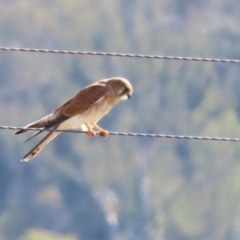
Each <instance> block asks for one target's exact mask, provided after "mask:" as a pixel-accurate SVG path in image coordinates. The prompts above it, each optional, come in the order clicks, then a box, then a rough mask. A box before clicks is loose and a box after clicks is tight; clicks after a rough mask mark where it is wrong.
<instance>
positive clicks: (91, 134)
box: [86, 129, 97, 137]
mask: <svg viewBox="0 0 240 240" xmlns="http://www.w3.org/2000/svg"><path fill="white" fill-rule="evenodd" d="M86 134H87V136H88V137H94V136H96V135H97V134H96V133H95V132H94V131H93V130H90V129H89V130H88V131H87V133H86Z"/></svg>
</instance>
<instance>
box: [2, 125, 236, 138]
mask: <svg viewBox="0 0 240 240" xmlns="http://www.w3.org/2000/svg"><path fill="white" fill-rule="evenodd" d="M0 129H2V130H21V129H25V128H22V127H10V126H0ZM28 130H30V131H39V130H41V131H44V132H63V133H86V132H85V131H80V130H60V129H59V130H53V129H52V130H51V129H39V128H28ZM97 134H98V133H97ZM109 135H114V136H126V137H149V138H170V139H188V140H208V141H225V142H240V138H227V137H203V136H181V135H166V134H149V133H125V132H109Z"/></svg>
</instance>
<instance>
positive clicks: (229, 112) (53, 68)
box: [0, 0, 240, 240]
mask: <svg viewBox="0 0 240 240" xmlns="http://www.w3.org/2000/svg"><path fill="white" fill-rule="evenodd" d="M239 12H240V1H238V0H228V1H226V0H208V1H207V0H201V1H199V0H161V1H158V0H152V1H142V0H116V1H111V0H99V1H93V0H81V1H79V0H71V1H66V0H58V1H57V0H41V1H40V0H35V1H30V0H0V46H2V47H25V48H43V49H62V50H79V51H109V52H124V53H137V54H156V55H157V54H159V55H175V56H192V57H214V58H230V59H240V28H239V22H240V15H239ZM113 76H121V77H125V78H127V79H129V80H130V81H131V82H132V84H133V87H134V94H133V97H132V99H131V100H129V101H126V102H121V103H120V104H118V105H117V106H116V108H114V109H113V110H112V111H111V112H110V113H109V114H108V115H107V116H106V117H105V118H104V119H103V120H102V121H101V122H100V126H101V127H103V128H106V129H108V130H109V131H124V132H144V133H161V134H185V135H202V136H219V137H240V126H239V120H240V67H239V64H222V63H221V64H220V63H206V62H184V61H168V60H151V59H134V58H131V59H130V58H117V57H99V56H80V55H78V56H76V55H74V56H73V55H61V54H41V53H20V52H3V51H1V52H0V112H1V113H0V125H10V126H24V125H25V124H27V123H29V122H32V121H35V120H37V119H39V118H41V117H43V116H44V115H46V114H49V113H51V111H53V110H54V109H55V108H56V107H57V106H59V105H60V104H62V103H64V102H65V101H66V100H68V99H69V98H70V97H72V96H73V95H74V94H76V93H77V92H78V91H79V89H81V88H82V87H84V86H86V85H88V84H90V83H93V82H95V81H97V80H99V79H102V78H108V77H113ZM12 133H13V132H12V131H3V130H2V131H0V240H12V239H13V240H15V239H20V240H43V239H44V240H45V239H46V240H57V239H60V240H78V239H80V240H83V239H84V240H103V239H104V240H110V239H117V240H135V239H138V240H148V239H159V240H163V239H167V240H190V239H194V240H198V239H199V240H200V239H201V240H202V239H206V240H213V239H214V240H215V239H218V240H222V239H227V240H228V239H229V240H235V239H236V240H237V239H240V230H239V229H240V145H239V143H228V142H213V141H188V140H170V139H145V138H136V137H135V138H134V137H120V136H119V137H117V136H110V137H109V138H107V139H106V140H104V139H102V138H99V137H96V138H87V137H86V136H85V135H84V134H61V136H59V137H58V138H57V139H55V140H54V141H53V142H51V143H50V144H49V145H48V146H47V147H46V148H45V149H44V150H43V152H41V153H40V154H39V155H38V156H37V157H36V158H35V159H33V160H32V161H30V162H29V163H20V161H19V160H20V159H21V157H22V156H23V155H24V154H25V153H26V152H27V151H28V150H29V149H30V148H31V147H32V146H33V145H34V144H35V142H36V141H38V139H34V140H32V141H30V142H28V143H26V144H23V142H24V140H25V139H26V138H27V137H28V136H30V134H26V135H23V136H18V137H14V136H12Z"/></svg>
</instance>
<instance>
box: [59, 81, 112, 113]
mask: <svg viewBox="0 0 240 240" xmlns="http://www.w3.org/2000/svg"><path fill="white" fill-rule="evenodd" d="M107 91H108V89H107V87H105V86H104V85H102V84H94V85H90V86H89V87H87V88H84V89H83V90H81V91H80V92H79V93H78V94H77V95H76V96H75V97H73V98H72V99H71V100H70V101H68V102H67V104H64V105H62V106H61V107H60V108H58V109H56V111H55V112H54V114H55V113H57V115H62V114H63V115H64V116H67V117H72V116H75V115H77V114H80V113H83V112H85V111H86V110H88V109H89V108H90V107H92V106H93V105H95V104H96V103H98V102H99V101H101V100H102V99H103V97H104V96H105V95H106V93H107Z"/></svg>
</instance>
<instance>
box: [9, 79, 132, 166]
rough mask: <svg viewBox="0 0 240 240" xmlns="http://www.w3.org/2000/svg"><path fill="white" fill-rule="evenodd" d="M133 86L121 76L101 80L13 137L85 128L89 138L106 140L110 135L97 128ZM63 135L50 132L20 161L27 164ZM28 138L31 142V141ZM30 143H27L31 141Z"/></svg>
mask: <svg viewBox="0 0 240 240" xmlns="http://www.w3.org/2000/svg"><path fill="white" fill-rule="evenodd" d="M132 93H133V87H132V85H131V83H130V82H129V81H128V80H127V79H125V78H122V77H113V78H108V79H102V80H100V81H97V82H95V83H93V84H91V85H88V86H86V87H85V88H83V89H82V90H80V91H79V92H78V93H77V94H76V95H75V96H74V97H73V98H71V99H70V100H68V101H67V102H65V103H64V104H63V105H61V106H60V107H58V108H57V109H56V110H54V111H53V112H52V113H51V114H49V115H47V116H45V117H43V118H41V119H40V120H38V121H35V122H33V123H30V124H28V125H27V126H25V127H23V128H22V129H20V130H18V131H16V132H15V133H14V134H15V135H17V134H21V133H24V132H27V131H29V128H39V131H38V132H37V133H35V134H34V135H33V136H32V137H31V138H33V137H35V136H37V135H38V134H40V133H42V132H43V131H44V130H46V129H47V130H49V129H50V130H68V129H73V128H82V129H86V134H87V136H88V137H91V136H96V132H95V131H94V129H95V130H97V131H99V135H100V136H102V137H104V138H106V137H107V136H108V135H109V133H108V131H107V130H104V129H102V128H101V127H99V126H98V125H97V123H98V121H99V120H100V119H102V118H103V117H104V115H106V114H107V113H108V112H109V111H110V110H111V109H112V108H113V107H114V106H115V105H116V104H117V103H118V102H119V101H120V100H126V99H128V98H131V96H132ZM60 133H61V132H54V131H51V132H49V133H48V134H47V135H46V136H45V137H44V138H43V139H42V140H41V141H39V142H38V143H37V144H36V145H35V146H34V147H33V148H32V149H31V150H30V151H29V152H28V153H27V154H26V155H25V156H24V157H23V158H22V160H21V161H23V162H27V161H29V160H31V159H32V158H33V157H35V156H36V155H37V154H38V153H39V152H40V151H41V150H42V149H43V148H44V147H45V146H46V145H47V144H48V143H49V142H50V141H52V140H53V139H54V138H55V137H57V136H58V135H59V134H60ZM31 138H29V139H28V140H30V139H31ZM28 140H27V141H28Z"/></svg>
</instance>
